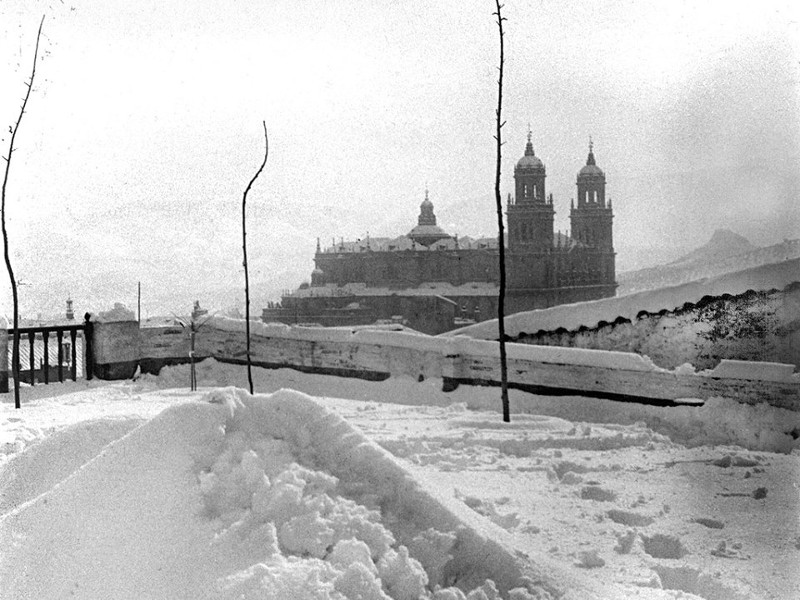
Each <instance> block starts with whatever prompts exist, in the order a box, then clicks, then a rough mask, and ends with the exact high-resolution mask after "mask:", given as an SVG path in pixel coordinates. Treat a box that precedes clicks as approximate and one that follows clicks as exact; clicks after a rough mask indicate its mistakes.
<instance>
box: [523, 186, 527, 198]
mask: <svg viewBox="0 0 800 600" xmlns="http://www.w3.org/2000/svg"><path fill="white" fill-rule="evenodd" d="M522 197H523V198H527V197H528V184H527V183H523V184H522Z"/></svg>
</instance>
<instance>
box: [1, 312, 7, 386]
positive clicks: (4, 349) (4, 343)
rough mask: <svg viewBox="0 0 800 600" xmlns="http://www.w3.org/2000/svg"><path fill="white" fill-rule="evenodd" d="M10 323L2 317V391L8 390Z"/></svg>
mask: <svg viewBox="0 0 800 600" xmlns="http://www.w3.org/2000/svg"><path fill="white" fill-rule="evenodd" d="M7 326H8V323H6V320H5V319H4V318H3V317H0V393H3V394H5V393H6V392H8V329H6V327H7Z"/></svg>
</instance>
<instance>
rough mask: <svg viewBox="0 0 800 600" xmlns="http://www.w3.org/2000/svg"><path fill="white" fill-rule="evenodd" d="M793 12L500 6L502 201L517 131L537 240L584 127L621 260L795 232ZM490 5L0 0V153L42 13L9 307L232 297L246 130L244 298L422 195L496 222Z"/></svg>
mask: <svg viewBox="0 0 800 600" xmlns="http://www.w3.org/2000/svg"><path fill="white" fill-rule="evenodd" d="M797 4H798V3H796V2H793V1H792V0H786V1H780V2H778V1H776V2H743V1H724V2H723V1H720V2H709V1H704V2H681V1H672V2H656V1H653V2H644V1H633V0H628V1H623V0H614V1H601V0H597V1H591V2H589V1H563V0H560V1H558V2H555V1H550V2H545V1H530V2H515V1H514V0H507V2H506V5H505V13H504V14H505V16H506V17H507V19H508V21H507V22H506V31H507V36H506V57H507V62H506V80H505V99H506V102H505V105H504V115H505V119H506V120H507V125H506V127H505V129H504V135H505V140H506V142H507V144H506V145H505V147H504V153H505V156H504V160H503V189H504V196H505V194H506V193H507V192H509V191H511V190H512V181H513V179H512V176H513V166H514V163H515V162H516V161H517V159H518V158H519V157H520V156H521V155H522V152H523V150H524V146H525V136H526V133H527V127H528V123H529V122H530V125H531V129H532V131H533V142H534V147H535V149H536V153H537V155H538V156H540V157H541V158H542V160H543V161H544V162H545V164H546V166H547V174H548V179H547V184H548V190H549V191H550V192H552V193H553V194H554V198H555V206H556V211H557V216H556V227H557V228H560V229H567V227H568V218H567V217H568V210H569V201H570V198H571V197H573V196H574V190H575V176H576V173H577V171H578V170H579V169H580V167H581V166H582V165H583V164H584V163H585V160H586V153H587V142H588V138H589V135H591V136H592V138H593V139H594V142H595V154H596V156H597V161H598V164H599V166H600V167H601V168H603V169H604V170H605V172H606V176H607V181H608V195H610V197H611V198H612V199H613V203H614V210H615V244H616V247H617V251H618V264H619V265H620V266H621V267H623V268H624V267H625V266H626V265H636V264H644V263H646V262H647V260H648V259H650V260H655V258H657V257H658V256H660V255H661V254H660V253H662V254H663V253H665V252H666V254H669V252H668V250H669V248H671V247H674V246H678V247H681V248H685V247H687V246H688V247H693V246H696V245H699V244H701V243H704V242H705V241H706V240H707V239H708V238H709V237H710V236H711V233H712V232H713V230H714V229H715V228H718V227H727V228H730V229H733V230H735V231H737V232H739V233H741V234H743V235H745V236H747V237H748V238H749V239H751V241H753V242H754V243H757V244H760V245H766V244H770V243H775V242H778V241H780V240H781V239H783V238H784V237H788V238H797V237H800V211H798V209H797V206H796V205H797V202H798V200H799V199H800V197H799V196H800V135H799V134H800V121H799V118H800V117H799V115H800V112H799V111H798V109H799V108H800V102H798V98H799V97H800V95H799V94H800V62H799V61H800V45H799V44H800V42H799V40H800V31H799V30H800V27H799V26H798V19H799V18H800V9H798V8H795V5H797ZM493 10H494V2H491V1H489V0H450V1H444V2H425V3H423V2H411V1H406V2H398V1H394V2H391V1H388V0H387V1H385V2H384V1H370V2H345V1H344V0H339V1H322V0H320V1H314V0H308V1H305V2H297V1H293V2H289V1H271V0H262V1H256V0H247V1H242V0H239V1H231V2H224V3H221V2H210V1H196V2H180V1H177V0H168V1H165V0H157V1H151V0H137V1H135V2H131V1H130V0H126V1H124V2H123V1H119V0H104V1H103V2H79V1H75V2H69V0H64V2H63V3H62V2H61V1H60V0H50V1H49V2H38V3H37V2H35V1H34V2H32V1H30V0H11V1H9V0H0V32H1V33H2V38H0V126H1V127H2V134H0V135H2V154H3V155H5V154H6V153H7V147H8V137H9V136H8V134H7V133H6V132H7V125H8V124H11V123H13V121H14V119H15V118H16V114H17V110H18V105H19V100H20V98H21V97H22V95H23V94H24V91H25V88H24V81H25V79H26V77H27V76H28V73H29V69H30V64H31V59H32V54H33V45H34V41H35V32H36V28H37V26H38V22H39V19H40V18H41V15H42V14H46V19H45V23H44V39H43V41H42V49H41V50H42V56H41V62H40V64H39V68H38V72H37V79H36V83H35V86H34V93H33V95H32V97H31V101H30V105H29V110H28V114H27V115H26V117H25V121H24V122H23V125H22V128H21V130H20V132H19V134H18V138H17V145H18V151H17V152H16V153H15V155H14V158H13V162H12V172H11V177H10V181H9V187H8V213H7V217H8V226H9V230H10V238H11V239H10V241H11V245H12V250H13V256H14V260H15V263H16V265H17V275H18V278H19V279H22V280H23V281H25V282H27V283H30V285H27V286H24V287H23V289H22V292H21V293H22V300H23V312H26V313H31V312H33V311H39V312H45V313H49V312H54V311H56V310H60V307H61V306H62V305H63V300H64V298H66V296H67V294H71V295H72V296H73V297H74V298H75V301H76V305H77V307H78V310H81V311H83V310H87V309H92V310H101V309H103V308H106V307H107V306H109V305H110V304H111V303H112V302H113V301H115V300H116V301H123V302H125V303H127V304H129V305H132V304H135V300H136V282H137V281H142V285H143V289H144V300H143V305H144V307H145V312H146V313H148V312H149V313H153V312H164V311H169V310H172V311H175V312H185V310H188V308H187V307H190V305H191V301H193V300H194V299H195V298H197V299H200V300H201V302H203V303H204V304H206V305H209V306H210V307H211V308H213V309H224V308H227V307H228V306H232V305H235V304H241V303H242V302H243V300H242V299H243V293H242V292H241V291H240V288H241V286H242V285H243V276H242V269H241V238H240V235H241V234H240V229H239V228H240V219H241V213H240V210H241V207H240V202H241V194H242V191H243V190H244V187H245V186H246V184H247V182H248V181H249V179H250V177H252V175H253V173H254V172H255V169H256V168H257V167H258V165H259V163H260V161H261V159H262V157H263V150H264V148H263V135H262V129H261V121H262V120H265V121H266V123H267V127H268V128H269V134H270V155H269V162H268V164H267V167H266V169H265V171H264V173H263V175H262V177H261V179H259V181H258V182H257V184H256V185H255V186H254V188H253V190H252V192H251V195H250V196H249V206H250V210H249V213H248V214H249V217H248V218H249V233H250V236H249V244H250V247H249V250H250V257H251V270H252V273H253V276H254V279H255V283H256V287H257V290H256V291H255V293H254V294H253V296H254V309H260V307H261V305H263V303H264V302H266V300H268V299H274V298H276V297H277V296H278V294H279V292H280V290H281V289H282V288H284V287H287V288H288V287H296V286H297V285H298V284H299V283H300V282H301V281H303V280H304V279H307V278H308V276H309V274H310V271H311V269H312V268H313V264H312V258H313V252H314V247H315V238H316V237H318V236H319V237H321V238H322V240H323V242H328V243H329V242H330V240H331V238H332V237H334V236H335V237H336V238H337V239H338V238H339V237H342V236H343V237H345V238H346V239H347V238H357V237H363V236H364V235H366V232H369V233H370V235H373V236H378V235H390V236H394V235H399V234H401V233H405V232H407V231H408V230H409V229H410V228H411V227H412V226H413V225H414V224H415V222H416V217H417V214H418V212H419V204H420V202H421V201H422V199H423V197H424V190H425V187H426V185H427V187H428V188H429V190H430V197H431V200H432V201H433V202H434V204H435V207H436V214H437V217H438V219H439V223H440V225H442V226H444V227H445V228H447V229H449V230H450V231H451V232H452V233H456V232H457V233H459V234H461V235H477V234H481V233H483V234H492V233H494V231H495V224H494V220H493V211H494V204H493V196H492V195H493V184H494V160H495V159H494V146H493V140H492V135H493V131H494V121H493V119H494V109H495V106H496V101H497V87H496V76H497V69H496V67H497V59H498V50H499V48H498V39H497V29H496V24H495V22H494V18H493V16H492V12H493ZM643 247H652V248H653V249H652V250H651V251H645V250H642V248H643ZM2 279H3V281H5V274H4V275H3V278H2ZM8 287H9V286H8V284H7V283H3V285H2V289H3V304H2V308H3V310H2V312H5V313H9V312H10V309H9V308H7V307H8V301H7V297H8V296H9V292H8ZM26 303H27V305H26Z"/></svg>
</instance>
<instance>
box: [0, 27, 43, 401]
mask: <svg viewBox="0 0 800 600" xmlns="http://www.w3.org/2000/svg"><path fill="white" fill-rule="evenodd" d="M42 25H44V15H42V20H41V21H40V22H39V31H38V32H37V33H36V48H35V50H34V52H33V67H32V68H31V76H30V79H29V80H28V81H27V82H25V85H26V86H27V88H28V91H27V92H26V93H25V98H24V99H23V100H22V107H21V108H20V111H19V115H18V116H17V121H16V123H15V124H14V125H13V126H9V128H8V132H9V133H10V134H11V141H10V142H9V144H8V156H7V157H6V159H5V161H6V166H5V172H4V173H3V187H2V191H1V192H0V225H1V226H2V230H3V253H4V257H5V262H6V269H7V270H8V277H9V279H10V280H11V296H12V300H13V304H14V342H13V349H12V351H11V371H12V377H13V378H14V406H15V407H16V408H20V402H19V295H18V293H17V279H16V277H14V269H13V268H12V266H11V254H10V252H9V248H8V231H7V230H6V188H7V187H8V174H9V172H10V171H11V156H12V154H13V153H14V142H15V141H16V139H17V132H18V131H19V127H20V125H21V124H22V117H23V115H24V114H25V112H26V111H25V108H26V107H27V106H28V100H29V99H30V97H31V90H33V81H34V79H35V78H36V60H37V59H38V58H39V40H40V39H41V37H42Z"/></svg>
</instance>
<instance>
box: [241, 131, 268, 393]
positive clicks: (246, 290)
mask: <svg viewBox="0 0 800 600" xmlns="http://www.w3.org/2000/svg"><path fill="white" fill-rule="evenodd" d="M261 124H262V125H263V126H264V161H263V162H262V163H261V166H260V167H259V168H258V171H256V174H255V175H253V178H252V179H251V180H250V183H248V184H247V187H246V188H245V190H244V194H243V195H242V255H243V260H242V264H243V265H244V319H245V336H246V338H247V342H246V343H247V383H248V384H249V386H250V393H251V394H252V393H253V367H252V360H251V358H250V273H249V271H248V268H247V193H248V192H249V191H250V188H251V187H253V183H254V182H255V180H256V179H258V176H259V175H261V171H263V170H264V167H265V166H266V164H267V157H268V156H269V136H268V135H267V122H266V121H262V122H261Z"/></svg>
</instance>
